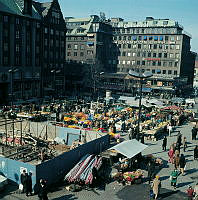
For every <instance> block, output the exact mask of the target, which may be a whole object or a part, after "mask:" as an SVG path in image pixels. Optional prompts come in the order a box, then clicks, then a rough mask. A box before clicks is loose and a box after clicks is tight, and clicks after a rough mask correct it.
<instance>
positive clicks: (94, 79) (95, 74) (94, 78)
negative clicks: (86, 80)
mask: <svg viewBox="0 0 198 200" xmlns="http://www.w3.org/2000/svg"><path fill="white" fill-rule="evenodd" d="M102 74H104V72H100V73H98V74H97V72H95V73H94V77H93V81H94V94H95V93H96V89H97V87H96V82H97V81H96V77H97V75H98V77H100V75H102Z"/></svg>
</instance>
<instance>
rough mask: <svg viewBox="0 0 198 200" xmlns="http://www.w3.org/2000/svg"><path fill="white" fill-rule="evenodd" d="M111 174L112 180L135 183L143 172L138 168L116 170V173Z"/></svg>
mask: <svg viewBox="0 0 198 200" xmlns="http://www.w3.org/2000/svg"><path fill="white" fill-rule="evenodd" d="M112 176H113V178H114V180H115V181H118V182H119V183H124V184H127V183H129V184H132V183H136V181H137V180H141V178H142V177H143V172H142V171H141V170H139V169H138V170H136V171H132V172H125V173H121V172H118V173H116V174H113V175H112ZM138 183H139V182H138Z"/></svg>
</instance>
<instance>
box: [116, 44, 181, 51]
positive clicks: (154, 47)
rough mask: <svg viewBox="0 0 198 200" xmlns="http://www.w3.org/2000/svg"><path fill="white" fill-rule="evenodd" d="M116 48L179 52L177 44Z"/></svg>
mask: <svg viewBox="0 0 198 200" xmlns="http://www.w3.org/2000/svg"><path fill="white" fill-rule="evenodd" d="M117 46H118V48H119V49H120V48H123V49H126V48H128V49H164V50H180V45H179V44H176V45H175V44H118V45H117Z"/></svg>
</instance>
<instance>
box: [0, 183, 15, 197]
mask: <svg viewBox="0 0 198 200" xmlns="http://www.w3.org/2000/svg"><path fill="white" fill-rule="evenodd" d="M17 189H18V185H16V184H13V183H12V182H9V184H8V185H6V186H5V188H4V190H3V191H1V193H0V199H2V198H3V197H5V196H8V195H11V194H14V193H16V191H17Z"/></svg>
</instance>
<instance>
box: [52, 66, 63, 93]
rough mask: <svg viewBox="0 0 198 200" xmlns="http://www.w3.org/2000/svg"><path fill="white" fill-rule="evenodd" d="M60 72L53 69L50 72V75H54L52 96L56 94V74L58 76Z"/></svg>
mask: <svg viewBox="0 0 198 200" xmlns="http://www.w3.org/2000/svg"><path fill="white" fill-rule="evenodd" d="M60 72H61V70H55V69H53V70H51V73H53V74H54V86H53V87H54V96H55V93H56V74H58V73H60Z"/></svg>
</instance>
